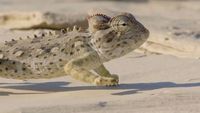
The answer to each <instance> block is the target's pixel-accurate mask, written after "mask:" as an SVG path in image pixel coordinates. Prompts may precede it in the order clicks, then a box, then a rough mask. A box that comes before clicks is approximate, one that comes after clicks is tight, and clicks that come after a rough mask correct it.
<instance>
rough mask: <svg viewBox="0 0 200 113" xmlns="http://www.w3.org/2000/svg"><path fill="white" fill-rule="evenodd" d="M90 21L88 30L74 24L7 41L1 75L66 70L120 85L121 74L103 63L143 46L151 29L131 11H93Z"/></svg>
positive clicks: (23, 75) (18, 76) (32, 75)
mask: <svg viewBox="0 0 200 113" xmlns="http://www.w3.org/2000/svg"><path fill="white" fill-rule="evenodd" d="M88 23H89V29H88V30H89V32H86V31H81V30H80V29H77V27H74V30H73V31H69V30H68V32H66V31H65V30H62V31H61V32H60V33H58V34H52V33H49V34H42V35H41V36H36V35H35V36H34V38H27V39H25V40H12V41H10V42H6V43H5V44H4V45H2V46H1V47H0V76H2V77H5V78H12V79H23V80H24V79H40V78H52V77H59V76H64V75H65V74H67V75H70V76H71V77H73V78H75V79H77V80H80V81H83V82H87V83H91V84H95V85H99V86H113V85H117V84H118V82H119V80H118V76H117V75H112V74H110V72H109V71H108V70H107V69H106V68H105V67H104V65H103V63H104V62H107V61H109V60H112V59H115V58H118V57H121V56H123V55H125V54H127V53H129V52H131V51H132V50H134V49H136V48H138V47H139V46H141V45H142V44H143V43H144V42H145V41H146V39H147V38H148V36H149V31H148V30H147V29H146V28H145V27H144V26H143V25H142V24H140V23H139V22H138V21H137V20H136V19H135V18H134V17H133V15H132V14H130V13H121V14H119V15H117V16H115V17H108V16H106V15H103V14H95V15H90V16H89V18H88ZM63 68H64V69H63ZM91 70H94V71H95V72H96V74H94V73H92V72H90V71H91Z"/></svg>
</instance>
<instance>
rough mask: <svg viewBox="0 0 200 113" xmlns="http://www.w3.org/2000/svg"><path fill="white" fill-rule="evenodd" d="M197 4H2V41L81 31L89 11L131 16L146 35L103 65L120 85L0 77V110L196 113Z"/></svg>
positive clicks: (39, 0)
mask: <svg viewBox="0 0 200 113" xmlns="http://www.w3.org/2000/svg"><path fill="white" fill-rule="evenodd" d="M199 4H200V1H197V0H195V1H192V0H190V1H189V0H188V1H187V0H186V1H173V0H171V1H159V0H141V1H138V0H137V1H130V0H125V1H124V2H122V1H116V2H114V1H98V2H97V1H92V0H77V1H76V2H74V1H70V0H48V1H47V0H0V42H3V41H5V40H10V39H12V38H19V37H22V38H24V37H26V36H27V35H29V36H33V34H39V33H40V32H44V31H47V30H55V29H60V28H63V27H65V26H66V27H71V26H73V25H74V24H76V25H78V26H82V27H84V28H87V21H86V17H87V11H88V10H89V9H91V8H101V9H111V10H118V11H127V12H131V13H133V14H134V15H135V17H136V18H137V19H138V20H139V21H141V22H142V23H143V24H144V25H145V26H146V27H147V28H148V29H149V30H150V32H151V35H150V38H149V40H148V41H147V42H146V43H145V44H144V45H143V46H142V47H141V48H139V49H137V50H136V51H135V52H137V53H135V52H132V53H130V54H128V55H127V56H124V57H123V58H119V59H116V60H113V61H111V62H108V63H106V67H107V68H108V69H109V70H110V71H111V72H112V73H116V74H118V75H120V86H118V87H110V88H109V87H96V86H92V85H88V84H84V83H81V82H79V81H76V80H73V79H71V78H70V77H62V78H55V79H50V80H28V81H18V80H8V79H3V78H0V113H93V112H95V113H102V112H103V113H110V112H113V113H199V112H200V77H199V75H200V70H199V67H200V61H199V58H200V46H199V45H200V41H199V39H200V27H199V26H200V15H199V11H200V5H199ZM101 11H102V10H101ZM103 12H104V13H106V14H108V15H109V14H110V12H109V11H107V10H105V11H103ZM138 52H139V53H138ZM175 56H176V57H175ZM183 57H184V58H183Z"/></svg>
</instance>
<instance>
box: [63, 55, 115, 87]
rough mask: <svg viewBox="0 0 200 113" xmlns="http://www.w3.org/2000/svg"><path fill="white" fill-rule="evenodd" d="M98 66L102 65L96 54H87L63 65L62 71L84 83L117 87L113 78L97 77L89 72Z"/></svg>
mask: <svg viewBox="0 0 200 113" xmlns="http://www.w3.org/2000/svg"><path fill="white" fill-rule="evenodd" d="M100 65H102V63H101V61H100V59H99V56H98V54H96V53H87V54H85V55H83V56H82V57H79V58H76V59H73V60H71V61H69V62H68V63H67V64H66V65H65V67H64V70H65V72H66V74H69V75H70V76H71V77H73V78H75V79H77V80H80V81H83V82H86V83H91V84H95V85H98V86H113V85H117V84H118V81H117V80H116V79H115V78H113V77H106V76H97V75H95V74H93V73H92V72H90V70H92V69H94V68H97V67H99V66H100Z"/></svg>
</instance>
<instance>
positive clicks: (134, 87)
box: [0, 82, 200, 96]
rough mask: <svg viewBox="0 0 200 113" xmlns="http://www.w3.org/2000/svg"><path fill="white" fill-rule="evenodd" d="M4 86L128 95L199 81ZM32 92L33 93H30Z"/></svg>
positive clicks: (48, 90)
mask: <svg viewBox="0 0 200 113" xmlns="http://www.w3.org/2000/svg"><path fill="white" fill-rule="evenodd" d="M5 84H6V86H4V85H3V84H0V88H9V89H19V90H31V91H43V92H46V93H51V92H63V91H80V90H120V92H118V93H113V94H112V95H130V94H134V93H137V92H138V91H146V90H155V89H161V88H188V87H199V86H200V83H199V82H198V83H181V84H177V83H174V82H155V83H129V84H120V85H119V86H116V87H97V86H70V87H68V86H67V85H69V84H70V83H69V82H44V83H22V84H9V83H5ZM121 90H125V91H121ZM10 94H18V93H12V92H1V91H0V96H6V95H10ZM19 94H30V93H19ZM32 94H34V93H32Z"/></svg>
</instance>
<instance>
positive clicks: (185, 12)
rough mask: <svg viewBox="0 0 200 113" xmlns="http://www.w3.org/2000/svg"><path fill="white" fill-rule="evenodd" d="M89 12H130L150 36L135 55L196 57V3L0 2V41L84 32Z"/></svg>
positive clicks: (199, 52) (199, 32)
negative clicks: (79, 29) (49, 32)
mask: <svg viewBox="0 0 200 113" xmlns="http://www.w3.org/2000/svg"><path fill="white" fill-rule="evenodd" d="M90 9H95V10H97V12H98V13H104V14H108V15H109V12H110V11H119V12H131V13H132V14H133V15H134V16H135V17H136V19H138V20H139V21H140V22H141V23H143V24H144V25H145V26H146V27H147V28H148V29H149V30H150V32H151V35H150V38H149V40H148V41H147V43H145V44H144V45H143V46H142V47H141V48H139V49H138V50H136V52H142V53H145V54H169V55H174V56H178V57H189V58H195V59H198V58H199V57H200V47H199V45H200V42H199V39H200V27H199V26H200V14H199V12H200V1H199V0H0V41H1V42H3V41H5V40H10V39H11V38H17V37H24V36H26V35H33V34H34V33H36V34H37V33H40V32H43V31H45V30H59V29H61V28H66V27H73V26H74V25H78V26H81V27H83V28H85V29H87V27H88V24H87V19H86V17H87V12H88V11H89V10H90ZM102 9H106V10H103V11H102Z"/></svg>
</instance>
